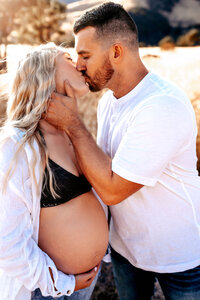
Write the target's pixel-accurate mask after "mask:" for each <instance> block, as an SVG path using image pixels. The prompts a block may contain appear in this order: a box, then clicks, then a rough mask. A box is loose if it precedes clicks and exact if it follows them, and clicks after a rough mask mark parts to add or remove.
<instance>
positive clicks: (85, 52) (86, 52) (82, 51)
mask: <svg viewBox="0 0 200 300" xmlns="http://www.w3.org/2000/svg"><path fill="white" fill-rule="evenodd" d="M77 53H78V54H88V53H89V51H86V50H80V51H78V52H77Z"/></svg>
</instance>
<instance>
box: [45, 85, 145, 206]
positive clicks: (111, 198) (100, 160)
mask: <svg viewBox="0 0 200 300" xmlns="http://www.w3.org/2000/svg"><path fill="white" fill-rule="evenodd" d="M67 94H68V95H70V96H71V97H65V96H62V95H59V94H56V93H53V95H52V101H51V102H50V105H49V109H48V113H47V115H46V120H47V121H48V122H49V123H51V124H52V125H54V126H57V127H58V128H60V129H62V130H64V131H65V132H66V133H67V134H68V136H69V137H70V139H71V141H72V143H73V146H74V149H75V153H76V156H77V159H78V162H79V165H80V167H81V169H82V171H83V173H84V175H85V176H86V177H87V179H88V181H89V182H90V183H91V185H92V186H93V187H94V189H95V190H96V192H97V194H98V195H99V196H100V198H101V199H102V201H103V202H104V203H105V204H107V205H113V204H117V203H120V202H121V201H123V200H124V199H126V198H127V197H128V196H130V195H131V194H133V193H135V192H137V191H138V190H139V189H140V188H141V187H142V185H141V184H138V183H134V182H131V181H128V180H126V179H124V178H122V177H120V176H119V175H117V174H116V173H114V172H113V171H112V161H111V159H110V157H108V156H107V155H106V154H105V153H104V152H103V151H102V150H101V149H100V148H99V147H98V146H97V144H96V142H95V141H94V139H93V138H92V136H91V134H90V133H89V132H88V130H87V129H86V127H85V125H84V123H83V122H82V120H81V119H80V117H79V115H78V113H77V109H76V100H75V98H74V96H73V95H74V93H73V92H72V91H71V90H70V88H69V87H67Z"/></svg>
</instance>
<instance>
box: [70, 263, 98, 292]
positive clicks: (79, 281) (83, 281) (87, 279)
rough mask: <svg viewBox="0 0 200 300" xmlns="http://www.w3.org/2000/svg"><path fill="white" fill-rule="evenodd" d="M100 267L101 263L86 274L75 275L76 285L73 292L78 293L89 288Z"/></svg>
mask: <svg viewBox="0 0 200 300" xmlns="http://www.w3.org/2000/svg"><path fill="white" fill-rule="evenodd" d="M100 265H101V263H99V264H98V265H97V266H96V267H95V268H94V269H92V270H91V271H89V272H87V273H83V274H78V275H75V281H76V284H75V289H74V291H78V290H81V289H85V288H87V287H89V286H90V285H91V283H92V281H93V280H94V278H95V276H96V275H97V273H98V271H99V268H100Z"/></svg>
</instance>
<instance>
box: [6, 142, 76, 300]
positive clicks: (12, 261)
mask: <svg viewBox="0 0 200 300" xmlns="http://www.w3.org/2000/svg"><path fill="white" fill-rule="evenodd" d="M15 146H16V145H15V143H14V142H13V141H8V142H6V144H5V145H4V146H3V147H2V148H1V152H0V210H1V214H0V268H1V269H2V270H3V271H4V272H5V274H6V275H7V276H9V277H13V278H17V279H18V280H19V281H20V282H21V284H22V285H24V286H25V288H27V289H28V290H30V291H33V290H35V289H36V288H40V290H41V292H42V294H43V295H44V296H49V295H51V296H53V297H58V295H59V296H61V295H68V296H69V295H71V294H72V292H73V291H74V287H75V277H74V276H73V275H66V274H64V273H62V272H61V271H58V270H57V269H56V266H55V264H54V262H53V261H52V260H51V258H50V257H49V256H48V255H47V254H46V253H44V252H43V251H42V250H41V249H40V248H39V247H38V245H37V243H36V241H35V240H34V238H33V234H34V228H33V226H34V225H33V221H32V215H31V204H30V203H31V199H28V198H30V197H29V196H28V195H29V193H27V191H26V182H27V181H30V175H29V170H28V163H27V159H26V154H25V152H24V151H21V152H20V154H19V156H18V160H17V163H16V165H14V169H13V170H14V172H13V174H12V175H11V176H10V177H9V180H8V181H7V187H6V190H5V192H4V191H3V190H2V186H3V184H4V178H5V174H6V171H7V170H8V167H9V165H10V163H12V157H13V154H14V149H15ZM49 268H51V270H52V273H53V277H54V283H53V281H52V279H51V276H50V272H49ZM55 287H56V289H55ZM56 290H57V291H56Z"/></svg>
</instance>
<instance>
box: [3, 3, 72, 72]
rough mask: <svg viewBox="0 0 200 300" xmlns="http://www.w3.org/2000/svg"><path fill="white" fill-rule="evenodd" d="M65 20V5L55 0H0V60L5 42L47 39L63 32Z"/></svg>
mask: <svg viewBox="0 0 200 300" xmlns="http://www.w3.org/2000/svg"><path fill="white" fill-rule="evenodd" d="M65 19H66V5H65V4H62V3H60V2H59V1H57V0H14V1H13V0H0V59H4V58H5V57H6V56H7V46H8V44H9V43H15V44H17V43H21V44H22V43H26V44H30V45H34V44H40V43H45V42H47V41H50V40H51V35H52V34H53V33H55V32H56V33H57V34H63V32H62V30H61V29H60V26H61V23H62V22H63V21H64V20H65ZM2 68H6V62H3V63H2V64H1V66H0V69H2Z"/></svg>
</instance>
